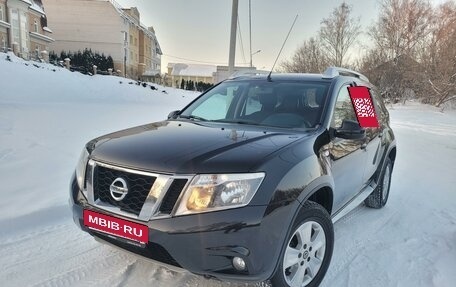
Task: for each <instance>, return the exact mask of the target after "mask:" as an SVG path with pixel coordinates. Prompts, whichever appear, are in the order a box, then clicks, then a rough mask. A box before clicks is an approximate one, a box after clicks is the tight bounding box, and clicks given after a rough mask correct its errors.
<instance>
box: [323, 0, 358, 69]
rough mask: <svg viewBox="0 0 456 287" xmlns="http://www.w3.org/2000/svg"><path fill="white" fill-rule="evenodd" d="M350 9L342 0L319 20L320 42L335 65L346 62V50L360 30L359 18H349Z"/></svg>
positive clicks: (341, 64)
mask: <svg viewBox="0 0 456 287" xmlns="http://www.w3.org/2000/svg"><path fill="white" fill-rule="evenodd" d="M351 11H352V9H351V7H350V6H348V5H347V3H345V2H343V3H342V4H341V5H340V6H339V7H337V8H335V9H334V10H333V12H332V13H331V15H330V16H329V17H328V18H325V19H323V21H321V28H320V33H319V34H320V38H321V42H322V45H323V47H324V48H325V51H326V53H327V56H328V59H329V61H330V63H331V64H332V65H335V66H339V67H340V66H343V65H344V64H346V55H347V52H348V50H349V48H350V47H351V46H352V45H353V44H354V43H355V41H356V38H357V37H358V36H359V34H360V31H361V26H360V24H359V21H360V20H359V18H356V19H355V18H351V17H350V14H351Z"/></svg>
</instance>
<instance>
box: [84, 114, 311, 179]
mask: <svg viewBox="0 0 456 287" xmlns="http://www.w3.org/2000/svg"><path fill="white" fill-rule="evenodd" d="M303 136H304V135H303V134H296V133H291V132H290V133H286V132H282V131H265V130H261V129H259V128H257V127H251V126H240V125H235V126H233V125H223V124H215V123H204V122H187V121H163V122H157V123H152V124H148V125H144V126H139V127H135V128H131V129H127V130H123V131H119V132H115V133H112V134H108V135H105V136H102V137H100V138H97V139H96V140H94V141H92V142H91V143H89V146H91V147H89V149H90V150H91V149H93V150H92V151H91V157H92V158H93V159H94V160H98V161H101V162H105V163H111V164H115V165H120V166H123V167H129V168H134V169H140V170H145V171H151V172H162V173H172V174H174V173H178V174H193V173H213V172H225V173H233V172H248V171H251V170H252V168H254V167H255V166H258V165H259V164H260V163H262V162H263V161H264V160H266V159H265V158H266V157H267V156H268V155H270V154H272V153H273V152H276V151H278V150H279V149H281V148H283V147H285V146H286V145H288V144H291V143H292V142H294V141H296V140H298V139H299V138H301V137H303Z"/></svg>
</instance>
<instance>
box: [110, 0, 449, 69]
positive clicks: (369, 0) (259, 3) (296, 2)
mask: <svg viewBox="0 0 456 287" xmlns="http://www.w3.org/2000/svg"><path fill="white" fill-rule="evenodd" d="M251 1H252V51H253V52H255V51H257V50H261V52H260V53H258V54H256V55H254V56H253V65H254V66H256V67H257V68H259V69H267V70H268V69H270V68H271V67H272V64H273V63H274V60H275V58H276V56H277V54H278V52H279V50H280V47H281V45H282V43H283V40H284V39H285V37H286V34H287V33H288V30H289V28H290V26H291V24H292V22H293V20H294V17H295V16H296V14H298V15H299V17H298V20H297V22H296V25H295V27H294V29H293V32H292V34H291V35H290V38H289V40H288V42H287V44H286V46H285V48H284V50H283V52H282V55H281V57H280V59H279V62H278V63H280V62H281V61H283V60H285V59H288V58H290V57H291V56H292V55H293V52H294V51H295V50H296V48H297V47H298V46H299V45H300V44H301V43H302V42H303V41H304V40H305V39H308V38H310V37H312V36H315V35H316V34H317V31H318V29H319V27H320V22H321V20H322V19H323V18H325V17H328V15H329V14H330V13H331V11H332V10H333V9H334V8H335V7H337V6H338V5H339V4H340V3H342V1H335V0H333V1H331V0H319V1H311V0H286V1H280V0H251ZM117 2H118V3H119V4H121V5H122V6H123V7H137V8H138V9H139V11H140V13H141V22H142V23H143V24H145V25H146V26H153V27H154V28H155V32H156V35H157V38H158V41H159V42H160V46H161V48H162V50H163V54H164V55H163V56H162V71H163V72H164V71H165V70H166V66H167V64H168V62H183V63H199V62H198V61H201V62H202V63H203V64H218V65H223V64H224V65H227V63H228V53H229V38H230V23H231V7H232V0H192V1H187V0H117ZM248 2H249V1H248V0H239V22H240V28H241V34H242V40H243V47H244V55H245V57H243V54H242V49H241V44H240V41H239V38H238V41H237V51H236V64H237V65H248V62H249V59H250V56H249V21H248V13H249V10H248ZM346 2H347V3H348V4H349V5H351V6H352V7H353V15H354V16H355V17H360V19H361V25H362V27H363V29H364V30H365V29H366V27H368V26H369V25H371V24H372V23H373V22H374V21H375V20H376V18H377V14H378V10H379V4H378V1H376V0H347V1H346ZM431 2H433V3H441V2H443V0H432V1H431ZM360 40H361V42H362V43H363V44H368V43H366V41H367V38H366V37H361V38H360ZM353 52H354V55H353V56H351V57H355V55H360V54H362V53H363V51H362V49H361V48H356V49H355V50H354V51H353ZM180 58H182V59H180Z"/></svg>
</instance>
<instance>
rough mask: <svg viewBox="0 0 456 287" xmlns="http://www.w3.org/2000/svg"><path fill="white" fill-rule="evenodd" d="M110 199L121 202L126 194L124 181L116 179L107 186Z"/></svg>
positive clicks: (126, 188) (126, 187)
mask: <svg viewBox="0 0 456 287" xmlns="http://www.w3.org/2000/svg"><path fill="white" fill-rule="evenodd" d="M109 191H110V192H111V196H112V198H114V200H116V201H121V200H122V199H124V198H125V196H127V194H128V185H127V182H126V181H125V179H123V178H121V177H118V178H116V179H115V180H114V181H113V182H112V183H111V185H110V186H109Z"/></svg>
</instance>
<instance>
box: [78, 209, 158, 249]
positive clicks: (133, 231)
mask: <svg viewBox="0 0 456 287" xmlns="http://www.w3.org/2000/svg"><path fill="white" fill-rule="evenodd" d="M83 217H84V226H86V227H88V228H90V229H92V230H95V231H97V232H100V233H103V234H105V235H106V236H109V237H111V238H113V236H115V237H119V238H122V239H126V240H131V241H134V242H138V243H140V244H141V245H144V244H146V243H147V242H148V241H149V228H148V227H147V226H146V225H142V224H138V223H135V222H131V221H128V220H124V219H120V218H117V217H114V216H109V215H106V214H102V213H98V212H94V211H91V210H87V209H84V211H83Z"/></svg>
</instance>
